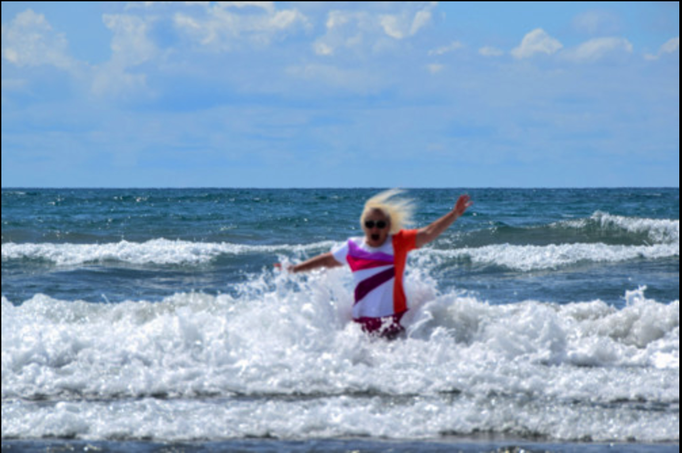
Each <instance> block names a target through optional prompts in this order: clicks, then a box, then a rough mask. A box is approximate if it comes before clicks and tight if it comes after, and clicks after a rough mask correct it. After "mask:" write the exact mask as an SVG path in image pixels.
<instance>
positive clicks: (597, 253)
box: [415, 243, 680, 272]
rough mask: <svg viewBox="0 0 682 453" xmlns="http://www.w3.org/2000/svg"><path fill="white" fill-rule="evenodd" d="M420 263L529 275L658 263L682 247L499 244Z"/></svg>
mask: <svg viewBox="0 0 682 453" xmlns="http://www.w3.org/2000/svg"><path fill="white" fill-rule="evenodd" d="M415 255H416V256H419V257H420V260H421V261H420V263H421V264H423V265H427V264H428V263H429V261H431V260H436V261H448V260H453V259H454V260H469V261H471V262H472V263H473V264H476V265H485V266H501V267H505V268H507V269H511V270H515V271H521V272H528V271H538V270H545V269H557V268H561V267H565V266H570V265H575V264H580V263H619V262H626V261H632V260H637V259H647V260H655V259H661V258H673V257H679V256H680V249H679V244H654V245H641V246H633V245H607V244H601V243H597V244H580V243H579V244H549V245H542V246H540V245H512V244H496V245H487V246H483V247H476V248H469V247H464V248H461V249H455V250H430V251H429V252H427V253H421V255H420V254H419V252H418V253H416V254H415Z"/></svg>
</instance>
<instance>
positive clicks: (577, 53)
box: [564, 37, 632, 62]
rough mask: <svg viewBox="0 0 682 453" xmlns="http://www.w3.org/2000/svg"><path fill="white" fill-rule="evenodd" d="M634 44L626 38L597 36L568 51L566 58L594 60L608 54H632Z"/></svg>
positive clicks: (577, 60)
mask: <svg viewBox="0 0 682 453" xmlns="http://www.w3.org/2000/svg"><path fill="white" fill-rule="evenodd" d="M631 53H632V44H631V43H630V41H628V40H627V39H625V38H616V37H610V38H595V39H591V40H589V41H587V42H584V43H582V44H580V45H579V46H578V47H577V48H575V49H572V50H569V51H566V53H565V55H564V56H565V58H567V59H569V60H573V61H576V62H594V61H598V60H601V59H602V58H604V57H606V56H607V55H614V54H631Z"/></svg>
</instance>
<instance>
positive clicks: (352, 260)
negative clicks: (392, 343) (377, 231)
mask: <svg viewBox="0 0 682 453" xmlns="http://www.w3.org/2000/svg"><path fill="white" fill-rule="evenodd" d="M416 238H417V230H400V231H399V232H398V233H396V234H394V235H392V236H389V237H388V239H387V240H386V242H384V244H383V245H382V246H381V247H376V248H375V247H370V246H369V245H367V244H366V243H365V238H364V237H359V238H351V239H349V240H348V241H346V242H345V243H343V244H342V245H340V246H338V247H335V248H333V249H332V254H333V255H334V258H335V259H336V260H337V261H338V262H340V263H348V265H349V266H350V269H351V271H352V272H353V281H354V283H355V293H354V296H355V297H354V298H355V303H354V305H353V320H355V321H356V322H359V323H361V324H362V325H363V327H364V328H365V330H367V331H375V330H378V329H379V328H381V327H382V326H383V325H384V324H385V321H386V320H387V319H388V320H389V321H391V319H390V318H392V322H393V323H395V324H397V326H396V327H398V326H399V324H398V323H399V320H400V318H401V317H402V315H403V314H404V313H405V312H406V311H407V310H408V306H407V298H406V297H405V290H404V288H403V275H404V273H405V262H406V261H407V254H408V252H410V251H411V250H414V249H416V248H417V244H416Z"/></svg>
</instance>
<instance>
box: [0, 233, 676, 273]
mask: <svg viewBox="0 0 682 453" xmlns="http://www.w3.org/2000/svg"><path fill="white" fill-rule="evenodd" d="M333 245H334V242H332V241H325V242H318V243H313V244H308V245H241V244H230V243H204V242H190V241H180V240H177V241H170V240H167V239H154V240H150V241H147V242H143V243H134V242H128V241H121V242H118V243H111V244H52V243H45V244H31V243H29V244H15V243H6V244H3V245H2V259H3V260H11V259H36V260H46V261H49V262H52V263H54V264H55V265H57V266H78V265H83V264H87V263H103V262H112V261H113V262H123V263H130V264H138V265H144V264H156V265H174V264H177V265H181V264H201V263H208V262H211V261H212V260H214V259H216V258H217V257H219V256H223V255H245V254H270V255H275V254H284V255H295V256H298V257H302V256H307V255H309V254H310V253H318V252H319V251H321V250H328V249H330V248H331V247H332V246H333ZM414 256H417V257H418V259H419V260H420V261H419V262H420V264H422V265H429V263H430V262H431V261H435V262H436V263H438V262H443V261H452V260H469V261H471V262H472V263H473V264H477V265H492V266H502V267H506V268H508V269H512V270H516V271H522V272H526V271H535V270H544V269H556V268H560V267H564V266H570V265H574V264H578V263H589V262H594V263H604V262H611V263H617V262H625V261H631V260H637V259H648V260H654V259H661V258H672V257H679V256H680V250H679V243H660V244H659V243H657V244H653V245H607V244H602V243H596V244H583V243H577V244H549V245H544V246H537V245H512V244H496V245H487V246H483V247H471V248H470V247H464V248H460V249H453V250H437V249H432V248H427V249H425V250H422V251H418V252H416V253H414Z"/></svg>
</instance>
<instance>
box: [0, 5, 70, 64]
mask: <svg viewBox="0 0 682 453" xmlns="http://www.w3.org/2000/svg"><path fill="white" fill-rule="evenodd" d="M68 46H69V45H68V41H67V40H66V36H65V35H64V34H63V33H57V32H55V31H54V29H53V28H52V26H51V25H50V24H49V22H48V21H47V20H46V19H45V16H43V15H42V14H37V13H35V12H33V10H30V9H28V10H26V11H24V12H22V13H19V14H17V16H16V17H15V18H14V19H13V20H12V21H11V22H10V23H9V25H8V26H5V25H3V26H2V58H4V59H5V60H7V61H8V62H10V63H12V64H14V65H16V66H19V67H23V66H41V65H52V66H55V67H57V68H59V69H63V70H66V71H74V70H75V69H76V62H75V60H74V59H73V58H71V57H70V56H69V54H68Z"/></svg>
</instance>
